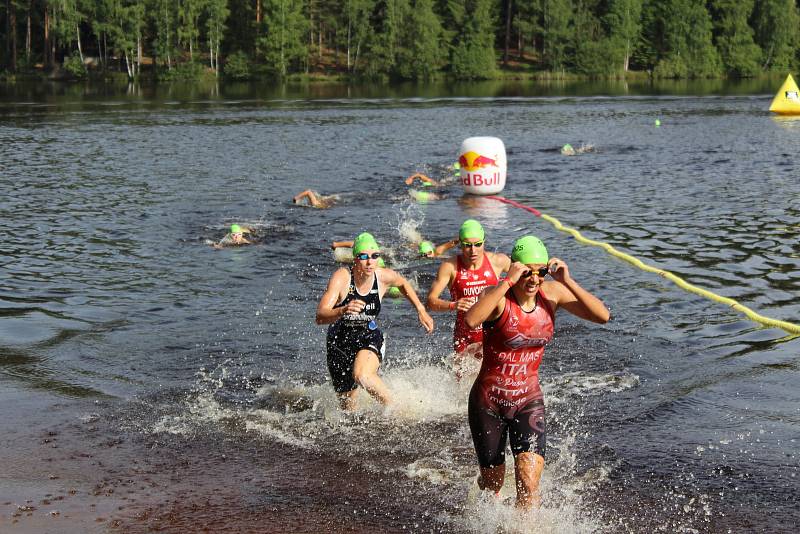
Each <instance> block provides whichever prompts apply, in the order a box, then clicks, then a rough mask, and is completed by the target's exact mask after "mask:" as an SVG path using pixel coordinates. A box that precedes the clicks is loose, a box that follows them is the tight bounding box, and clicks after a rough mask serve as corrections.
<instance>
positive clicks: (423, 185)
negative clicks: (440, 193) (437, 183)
mask: <svg viewBox="0 0 800 534" xmlns="http://www.w3.org/2000/svg"><path fill="white" fill-rule="evenodd" d="M433 185H434V184H432V183H430V182H422V187H433Z"/></svg>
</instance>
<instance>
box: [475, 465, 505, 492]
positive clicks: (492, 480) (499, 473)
mask: <svg viewBox="0 0 800 534" xmlns="http://www.w3.org/2000/svg"><path fill="white" fill-rule="evenodd" d="M505 477H506V464H502V465H496V466H494V467H481V474H480V476H479V477H478V487H479V488H480V489H482V490H488V491H491V492H493V493H499V492H500V488H502V487H503V481H504V480H505Z"/></svg>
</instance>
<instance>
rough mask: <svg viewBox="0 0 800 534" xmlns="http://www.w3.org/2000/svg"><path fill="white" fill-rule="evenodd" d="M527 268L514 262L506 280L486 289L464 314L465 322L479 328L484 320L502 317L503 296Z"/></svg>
mask: <svg viewBox="0 0 800 534" xmlns="http://www.w3.org/2000/svg"><path fill="white" fill-rule="evenodd" d="M527 270H528V268H527V267H526V266H525V265H524V264H522V263H514V264H512V265H511V267H509V270H508V276H507V277H506V279H505V280H503V281H502V282H500V283H499V284H497V285H496V286H494V287H488V288H486V289H484V290H483V293H481V296H480V297H479V298H478V302H476V303H475V304H473V306H472V307H471V308H470V309H469V311H467V313H466V315H464V322H466V323H467V326H468V327H470V328H478V327H479V326H480V325H482V324H483V323H484V321H494V320H495V319H497V318H498V317H500V314H502V313H503V308H505V305H506V300H505V298H503V297H505V295H506V293H508V290H509V289H510V288H511V286H513V285H514V284H516V283H517V282H518V281H519V277H520V276H522V274H523V273H525V271H527Z"/></svg>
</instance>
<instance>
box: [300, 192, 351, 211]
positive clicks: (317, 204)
mask: <svg viewBox="0 0 800 534" xmlns="http://www.w3.org/2000/svg"><path fill="white" fill-rule="evenodd" d="M303 199H305V200H307V201H308V204H306V205H307V206H310V207H312V208H318V209H325V208H330V207H331V206H333V205H334V204H335V203H336V201H337V200H338V199H339V197H338V195H320V194H319V193H317V192H316V191H312V190H311V189H306V190H305V191H303V192H302V193H298V194H297V195H295V196H294V197H293V198H292V202H293V203H294V204H301V202H302V200H303Z"/></svg>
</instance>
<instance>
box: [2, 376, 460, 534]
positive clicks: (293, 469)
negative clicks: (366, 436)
mask: <svg viewBox="0 0 800 534" xmlns="http://www.w3.org/2000/svg"><path fill="white" fill-rule="evenodd" d="M0 406H2V408H0V421H3V428H2V430H1V432H2V435H3V439H2V441H3V446H2V447H0V465H2V466H3V469H2V474H0V527H2V528H0V530H2V531H3V532H14V533H34V532H35V533H42V532H60V533H63V532H109V531H112V532H151V531H154V530H157V531H159V532H176V533H177V532H189V531H207V532H253V533H267V532H286V531H291V532H320V531H331V532H375V531H381V532H403V531H405V532H408V528H409V527H410V526H411V525H414V526H415V528H414V529H413V530H424V531H428V532H430V531H444V530H451V529H452V528H453V526H452V525H443V524H441V523H438V522H437V521H436V520H435V518H433V517H424V516H423V517H420V513H419V512H420V509H421V508H422V509H437V508H439V507H440V506H444V507H446V505H444V504H443V503H428V504H429V505H430V506H428V505H426V504H425V503H421V502H420V501H419V499H417V498H415V495H418V494H421V491H420V490H421V488H417V489H415V488H414V485H415V483H414V482H412V481H408V480H393V479H391V478H390V477H385V476H382V477H380V478H379V477H376V476H375V475H374V474H370V473H367V472H364V471H362V470H360V469H358V468H352V466H351V465H348V464H347V463H345V462H344V461H342V460H341V459H337V458H332V457H331V458H327V457H325V455H311V454H309V453H308V452H307V451H300V452H298V451H297V450H293V449H292V448H290V447H288V446H286V445H281V444H276V443H270V442H266V441H263V440H260V439H253V440H246V441H236V440H233V439H230V438H224V437H220V436H219V435H217V436H191V437H187V436H174V435H165V434H153V435H141V434H136V433H125V432H123V431H120V430H119V429H118V427H117V426H116V425H115V424H114V423H113V422H111V423H109V418H111V419H112V421H113V419H115V417H116V415H115V411H116V409H117V408H116V407H115V406H114V401H93V400H86V399H64V398H59V397H56V396H53V395H51V394H49V393H46V392H38V391H29V390H20V389H17V388H13V387H12V388H5V389H4V391H3V393H2V402H0ZM389 496H391V497H390V498H387V497H389ZM379 503H380V504H379ZM387 503H390V504H387ZM439 509H440V508H439Z"/></svg>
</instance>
